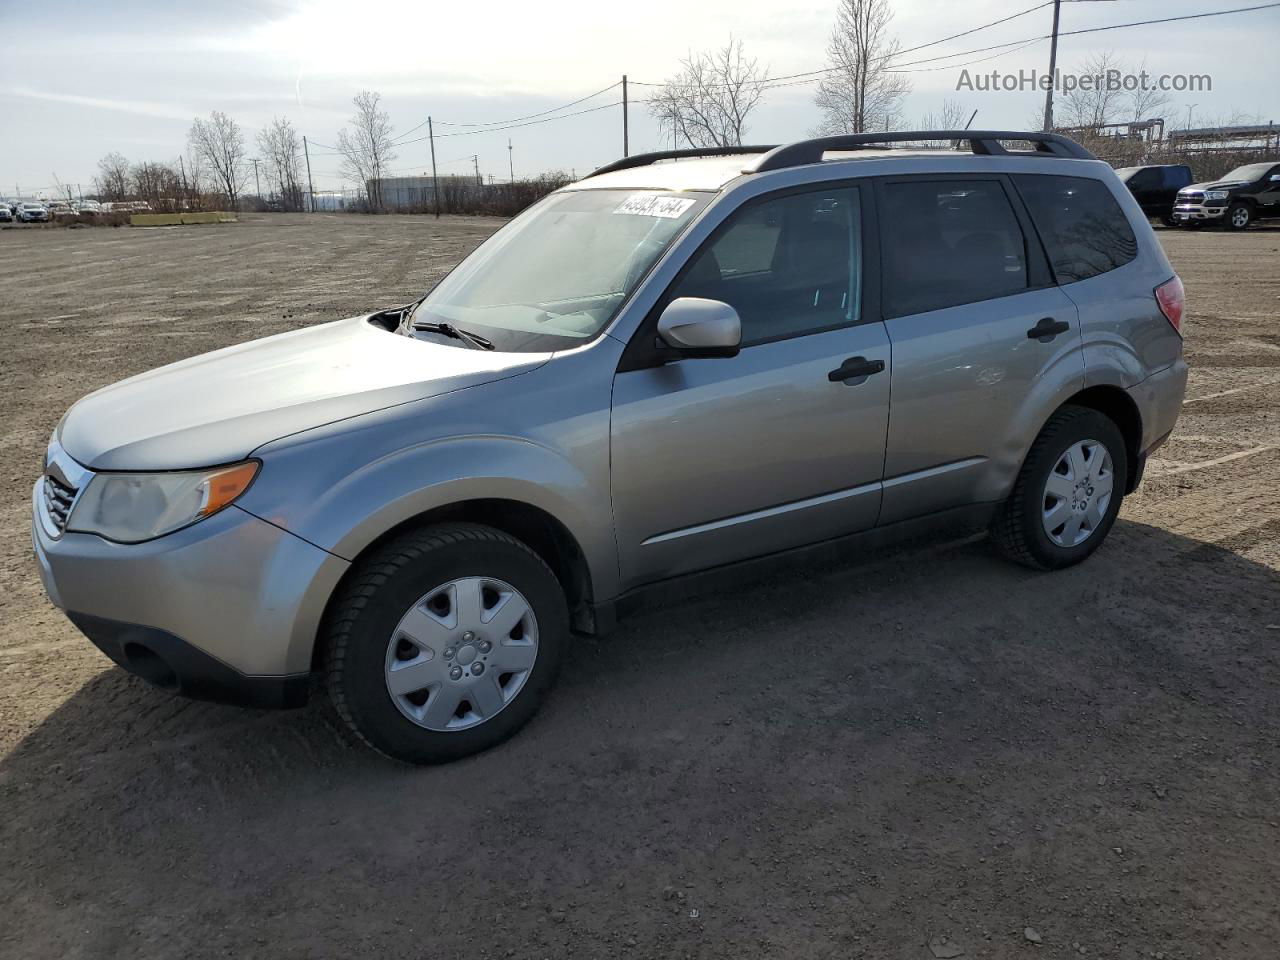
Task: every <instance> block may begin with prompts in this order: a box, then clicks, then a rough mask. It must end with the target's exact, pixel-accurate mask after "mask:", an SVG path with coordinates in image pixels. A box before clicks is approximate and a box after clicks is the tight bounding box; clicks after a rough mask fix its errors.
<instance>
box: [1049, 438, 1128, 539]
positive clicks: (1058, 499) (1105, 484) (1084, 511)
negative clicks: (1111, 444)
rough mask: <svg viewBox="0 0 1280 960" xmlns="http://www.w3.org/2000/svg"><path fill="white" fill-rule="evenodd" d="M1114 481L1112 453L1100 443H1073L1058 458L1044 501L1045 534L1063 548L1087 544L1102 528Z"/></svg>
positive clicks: (1094, 441)
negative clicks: (1096, 531) (1094, 533)
mask: <svg viewBox="0 0 1280 960" xmlns="http://www.w3.org/2000/svg"><path fill="white" fill-rule="evenodd" d="M1114 482H1115V474H1114V472H1113V470H1112V464H1111V453H1110V452H1109V451H1108V450H1107V448H1106V446H1105V445H1104V444H1102V443H1099V442H1098V441H1097V440H1081V441H1079V442H1077V443H1073V444H1072V445H1071V446H1070V447H1068V448H1067V450H1066V451H1065V452H1064V453H1063V454H1062V456H1061V457H1059V458H1058V462H1057V463H1055V464H1054V466H1053V469H1052V470H1050V471H1049V479H1048V480H1047V481H1046V482H1045V487H1044V497H1043V498H1042V501H1041V510H1042V517H1041V520H1042V522H1043V524H1044V532H1045V533H1046V534H1048V536H1049V539H1050V540H1051V541H1053V542H1054V543H1056V544H1057V545H1058V546H1060V547H1074V546H1077V545H1079V544H1081V543H1084V542H1085V541H1086V540H1088V539H1089V538H1090V537H1091V536H1093V532H1094V531H1095V530H1097V529H1098V527H1100V526H1101V525H1102V520H1103V518H1104V517H1105V516H1106V515H1107V507H1109V506H1110V505H1111V494H1112V492H1113V486H1114Z"/></svg>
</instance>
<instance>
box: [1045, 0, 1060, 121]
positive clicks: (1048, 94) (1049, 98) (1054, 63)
mask: <svg viewBox="0 0 1280 960" xmlns="http://www.w3.org/2000/svg"><path fill="white" fill-rule="evenodd" d="M1061 12H1062V0H1053V39H1052V40H1051V41H1050V42H1049V88H1048V89H1047V90H1045V92H1044V130H1045V133H1048V132H1049V131H1051V130H1052V129H1053V84H1054V79H1055V71H1056V70H1057V69H1058V14H1060V13H1061Z"/></svg>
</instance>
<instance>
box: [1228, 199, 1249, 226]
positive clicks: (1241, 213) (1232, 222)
mask: <svg viewBox="0 0 1280 960" xmlns="http://www.w3.org/2000/svg"><path fill="white" fill-rule="evenodd" d="M1252 221H1253V208H1252V207H1250V206H1249V205H1248V204H1247V203H1233V204H1232V205H1231V206H1230V207H1229V208H1228V209H1227V215H1226V217H1225V218H1224V219H1223V223H1224V224H1225V225H1226V227H1227V229H1228V230H1243V229H1244V228H1245V227H1247V226H1249V224H1250V223H1251V222H1252Z"/></svg>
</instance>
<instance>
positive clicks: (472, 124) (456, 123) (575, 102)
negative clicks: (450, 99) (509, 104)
mask: <svg viewBox="0 0 1280 960" xmlns="http://www.w3.org/2000/svg"><path fill="white" fill-rule="evenodd" d="M620 86H622V81H621V80H618V81H615V82H614V83H611V84H609V85H608V86H607V87H605V88H604V89H603V90H597V91H596V92H595V93H589V94H587V95H586V96H585V97H579V98H578V99H577V100H571V101H569V102H568V103H562V104H561V105H560V106H558V107H552V108H551V109H550V110H541V111H539V112H538V113H531V114H529V115H528V116H524V117H512V118H511V119H510V120H479V121H474V122H468V123H463V122H461V121H454V122H450V121H448V120H437V121H436V122H437V123H439V124H440V125H441V126H442V127H491V126H494V125H495V124H499V123H520V122H521V121H523V120H532V119H534V118H535V117H545V116H546V115H547V114H549V113H559V112H560V111H561V110H568V109H569V108H570V107H576V106H577V105H578V104H580V103H586V102H587V101H588V100H593V99H595V98H596V97H598V96H600V94H602V93H608V92H609V91H610V90H612V89H613V88H614V87H620ZM418 126H419V127H421V126H422V124H418ZM415 129H416V128H415ZM442 136H443V134H442Z"/></svg>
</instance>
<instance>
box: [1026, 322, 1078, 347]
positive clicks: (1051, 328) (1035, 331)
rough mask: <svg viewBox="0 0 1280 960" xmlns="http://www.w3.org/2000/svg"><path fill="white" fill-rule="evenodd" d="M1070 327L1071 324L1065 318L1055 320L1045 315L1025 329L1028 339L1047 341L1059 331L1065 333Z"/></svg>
mask: <svg viewBox="0 0 1280 960" xmlns="http://www.w3.org/2000/svg"><path fill="white" fill-rule="evenodd" d="M1070 329H1071V324H1069V323H1067V321H1065V320H1055V319H1053V317H1045V318H1044V319H1042V320H1041V321H1040V322H1039V323H1037V324H1036V325H1035V326H1034V327H1032V328H1031V329H1030V330H1028V331H1027V339H1028V340H1039V341H1040V342H1041V343H1048V342H1049V341H1050V340H1052V339H1053V338H1054V337H1056V336H1057V335H1058V334H1060V333H1066V332H1067V331H1068V330H1070Z"/></svg>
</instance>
